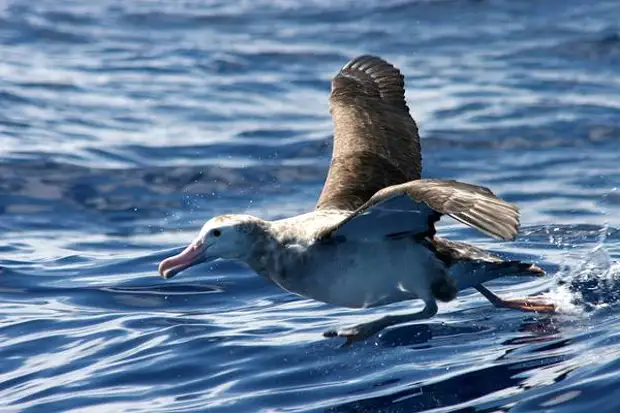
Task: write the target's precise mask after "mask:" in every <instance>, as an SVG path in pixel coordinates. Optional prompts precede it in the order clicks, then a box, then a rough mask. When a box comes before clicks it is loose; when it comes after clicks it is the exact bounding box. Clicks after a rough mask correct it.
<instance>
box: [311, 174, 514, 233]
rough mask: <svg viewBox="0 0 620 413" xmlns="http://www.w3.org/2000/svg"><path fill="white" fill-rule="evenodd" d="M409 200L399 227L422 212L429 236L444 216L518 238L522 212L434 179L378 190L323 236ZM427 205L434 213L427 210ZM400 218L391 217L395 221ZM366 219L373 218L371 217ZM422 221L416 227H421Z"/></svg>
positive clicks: (486, 193)
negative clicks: (396, 200)
mask: <svg viewBox="0 0 620 413" xmlns="http://www.w3.org/2000/svg"><path fill="white" fill-rule="evenodd" d="M397 197H400V198H404V197H408V198H409V199H411V200H412V201H413V202H414V203H413V204H412V205H411V208H408V209H406V208H402V209H403V212H402V220H401V221H400V225H401V227H402V228H403V230H407V229H408V227H410V226H412V223H409V222H408V221H407V216H408V215H405V214H410V213H411V211H420V212H422V213H423V214H424V217H425V218H427V225H426V227H427V231H426V232H427V233H428V234H429V235H431V236H432V235H433V234H434V223H435V222H436V221H437V220H439V218H440V216H441V215H443V214H445V215H449V216H451V217H452V218H454V219H456V220H458V221H460V222H462V223H464V224H466V225H469V226H470V227H472V228H475V229H477V230H479V231H482V232H484V233H485V234H488V235H490V236H492V237H495V238H499V239H504V240H510V239H513V238H515V237H516V235H517V232H518V229H519V210H518V208H517V207H516V206H514V205H512V204H509V203H507V202H505V201H503V200H502V199H500V198H498V197H496V196H495V195H494V194H493V193H492V192H491V191H490V190H489V189H487V188H484V187H481V186H476V185H470V184H465V183H462V182H457V181H442V180H435V179H423V180H417V181H411V182H407V183H404V184H400V185H393V186H390V187H387V188H384V189H381V190H380V191H378V192H377V193H376V194H375V195H373V196H372V197H371V198H370V200H368V202H366V203H365V204H364V205H362V206H361V207H359V208H358V209H357V210H355V211H354V212H353V213H352V214H351V215H350V216H349V217H347V218H346V219H344V220H343V221H341V222H340V223H339V224H337V225H335V226H334V227H332V228H328V229H326V230H325V232H323V233H322V236H324V237H329V236H331V235H332V234H334V233H336V234H337V233H338V230H339V229H340V228H345V227H346V225H347V224H348V223H349V222H351V221H354V220H362V219H365V215H364V214H365V213H366V212H367V211H372V209H373V207H375V206H376V205H379V204H382V203H384V202H386V201H388V200H392V199H394V198H397ZM424 206H426V207H427V208H428V209H430V210H431V211H434V212H435V214H431V213H429V212H428V211H425V209H424ZM394 218H397V217H396V216H395V217H392V219H394ZM366 219H373V218H372V216H368V217H367V218H366ZM418 227H419V222H416V223H415V225H413V228H418Z"/></svg>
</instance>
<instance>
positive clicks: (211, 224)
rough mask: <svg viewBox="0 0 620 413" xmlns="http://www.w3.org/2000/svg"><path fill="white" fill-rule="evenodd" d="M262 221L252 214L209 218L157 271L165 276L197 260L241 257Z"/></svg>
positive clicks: (171, 274) (245, 255)
mask: <svg viewBox="0 0 620 413" xmlns="http://www.w3.org/2000/svg"><path fill="white" fill-rule="evenodd" d="M263 222H264V221H262V220H260V219H259V218H256V217H253V216H251V215H221V216H218V217H215V218H211V219H210V220H208V221H207V222H206V223H205V224H204V225H203V227H202V229H201V230H200V233H199V234H198V236H197V237H196V239H194V241H192V243H191V244H189V246H188V247H187V248H185V249H184V250H183V251H182V252H181V253H179V254H177V255H174V256H172V257H169V258H166V259H165V260H163V261H162V262H161V263H160V264H159V273H160V274H161V276H162V277H164V278H166V279H167V278H172V277H174V276H175V275H177V274H178V273H179V272H181V271H183V270H185V269H187V268H189V267H192V266H194V265H196V264H200V263H203V262H209V261H213V260H215V259H217V258H224V259H244V258H245V257H247V255H248V254H249V253H250V250H251V248H252V246H253V244H254V242H255V241H256V236H257V232H258V229H259V228H261V223H263Z"/></svg>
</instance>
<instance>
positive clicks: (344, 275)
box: [298, 240, 437, 308]
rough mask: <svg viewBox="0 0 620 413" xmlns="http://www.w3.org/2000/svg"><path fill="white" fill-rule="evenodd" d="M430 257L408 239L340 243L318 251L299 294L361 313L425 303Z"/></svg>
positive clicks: (433, 263)
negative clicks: (368, 309) (400, 304)
mask: <svg viewBox="0 0 620 413" xmlns="http://www.w3.org/2000/svg"><path fill="white" fill-rule="evenodd" d="M436 261H437V260H436V259H435V258H434V255H433V254H432V253H431V252H430V251H429V250H428V249H427V248H425V247H424V246H422V245H419V244H416V243H415V242H413V241H411V240H390V241H385V242H367V243H366V242H364V243H361V242H360V243H344V244H342V245H338V246H337V247H331V248H322V249H320V250H319V251H318V253H317V254H316V259H313V260H312V261H311V262H309V263H308V264H307V265H306V266H305V269H304V272H305V274H303V279H304V282H303V283H302V285H303V291H298V293H300V294H301V295H304V296H307V297H310V298H314V299H316V300H319V301H323V302H326V303H329V304H333V305H337V306H340V307H350V308H363V307H375V306H380V305H385V304H389V303H393V302H397V301H402V300H408V299H413V298H425V297H426V295H427V294H426V293H427V292H428V290H429V285H430V280H431V279H432V276H433V274H434V270H435V269H436V268H437V267H436V265H437V263H436Z"/></svg>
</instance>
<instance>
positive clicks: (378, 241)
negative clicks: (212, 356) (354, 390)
mask: <svg viewBox="0 0 620 413" xmlns="http://www.w3.org/2000/svg"><path fill="white" fill-rule="evenodd" d="M329 108H330V113H331V116H332V120H333V124H334V145H333V153H332V159H331V164H330V167H329V171H328V173H327V179H326V181H325V185H324V186H323V190H322V192H321V195H320V197H319V200H318V202H317V204H316V208H315V210H314V211H312V212H309V213H306V214H303V215H299V216H295V217H291V218H286V219H281V220H277V221H266V220H263V219H260V218H257V217H254V216H250V215H221V216H217V217H215V218H212V219H210V220H209V221H207V222H206V223H205V224H204V226H203V227H202V229H201V231H200V233H199V234H198V236H197V237H196V238H195V239H194V241H193V242H192V243H191V244H190V245H189V246H188V247H187V248H186V249H185V250H184V251H182V252H181V253H180V254H178V255H176V256H173V257H170V258H167V259H165V260H163V261H162V262H161V263H160V264H159V272H160V274H161V275H162V277H164V278H166V279H168V278H171V277H173V276H175V275H176V274H178V273H179V272H180V271H182V270H184V269H186V268H188V267H190V266H193V265H196V264H198V263H201V262H208V261H212V260H214V259H216V258H224V259H234V260H241V261H243V262H245V263H247V264H248V265H249V266H250V267H251V268H252V269H253V270H254V271H255V272H256V273H258V274H260V275H262V276H263V277H265V278H267V279H269V280H271V281H273V282H274V283H276V284H277V285H279V286H280V287H281V288H283V289H285V290H287V291H289V292H292V293H295V294H298V295H300V296H303V297H309V298H312V299H315V300H318V301H322V302H325V303H328V304H332V305H336V306H341V307H349V308H368V307H378V306H384V305H387V304H390V303H394V302H399V301H403V300H412V299H420V300H422V301H423V302H424V305H425V306H424V308H423V309H422V310H421V311H419V312H416V313H411V314H404V315H387V316H384V317H382V318H379V319H376V320H373V321H370V322H367V323H363V324H359V325H356V326H354V327H350V328H344V329H340V330H330V331H327V332H325V333H324V336H325V337H344V338H346V343H345V345H348V344H351V343H352V342H353V341H356V340H362V339H365V338H368V337H370V336H372V335H374V334H375V333H377V332H378V331H380V330H382V329H384V328H386V327H388V326H391V325H395V324H400V323H405V322H410V321H413V320H420V319H426V318H429V317H432V316H434V315H435V314H436V313H437V300H439V301H443V302H447V301H450V300H453V299H454V298H455V297H456V295H457V292H458V291H460V290H463V289H465V288H470V287H473V288H475V289H477V290H478V291H479V292H480V293H482V294H483V295H484V297H486V298H487V299H488V300H489V301H491V303H493V304H494V305H495V306H497V307H507V308H513V309H519V310H525V311H537V312H552V311H555V306H554V305H553V304H548V303H544V302H542V301H541V300H539V299H536V298H534V297H527V298H522V299H513V300H507V299H502V298H500V297H498V296H497V295H495V294H494V293H492V292H491V291H489V290H488V289H487V288H486V287H484V286H483V285H482V283H483V282H486V281H489V280H493V279H495V278H498V277H502V276H506V275H533V276H541V275H543V274H544V272H543V270H541V269H540V268H539V267H537V266H536V265H534V264H529V263H522V262H519V261H504V260H502V259H500V258H499V257H496V256H494V255H492V254H490V253H488V252H486V251H484V250H482V249H480V248H477V247H474V246H471V245H468V244H466V243H462V242H455V241H449V240H446V239H443V238H440V237H438V236H437V235H436V232H435V223H436V222H437V221H438V220H439V219H440V218H441V216H443V215H448V216H450V217H452V218H454V219H455V220H457V221H460V222H461V223H463V224H465V225H468V226H470V227H472V228H475V229H477V230H479V231H481V232H483V233H485V234H487V235H489V236H491V237H494V238H497V239H500V240H512V239H514V238H515V237H516V235H517V232H518V228H519V211H518V209H517V207H516V206H514V205H512V204H509V203H507V202H505V201H504V200H502V199H500V198H498V197H497V196H495V195H494V194H493V193H492V192H491V191H490V190H489V189H487V188H484V187H481V186H476V185H471V184H466V183H462V182H457V181H453V180H438V179H421V178H420V173H421V169H422V159H421V154H420V138H419V135H418V128H417V125H416V123H415V121H414V120H413V118H412V117H411V115H410V113H409V107H408V106H407V103H406V101H405V89H404V76H403V75H402V74H401V73H400V71H399V70H398V69H397V68H396V67H394V66H393V65H392V64H390V63H388V62H386V61H385V60H383V59H381V58H379V57H377V56H370V55H363V56H359V57H357V58H355V59H353V60H351V61H349V62H348V63H347V64H346V65H345V66H344V67H343V68H342V69H341V70H340V72H339V73H338V74H337V75H336V76H335V77H334V78H333V79H332V82H331V94H330V97H329Z"/></svg>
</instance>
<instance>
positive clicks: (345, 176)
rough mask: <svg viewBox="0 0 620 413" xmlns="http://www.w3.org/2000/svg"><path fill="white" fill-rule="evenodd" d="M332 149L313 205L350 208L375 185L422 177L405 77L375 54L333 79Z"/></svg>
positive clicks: (354, 62)
mask: <svg viewBox="0 0 620 413" xmlns="http://www.w3.org/2000/svg"><path fill="white" fill-rule="evenodd" d="M329 104H330V112H331V115H332V120H333V122H334V148H333V153H332V161H331V164H330V168H329V172H328V174H327V180H326V181H325V185H324V186H323V190H322V192H321V196H320V198H319V200H318V202H317V206H316V208H317V209H344V210H354V209H356V208H358V207H359V206H360V205H362V204H363V203H364V202H366V201H367V200H368V199H369V198H370V197H371V196H372V195H373V194H374V193H376V192H377V191H378V190H380V189H382V188H385V187H387V186H390V185H396V184H400V183H403V182H407V181H410V180H414V179H419V178H420V170H421V168H422V159H421V155H420V138H419V136H418V128H417V126H416V124H415V122H414V120H413V119H412V118H411V115H410V114H409V108H408V107H407V103H406V102H405V89H404V77H403V75H402V74H401V73H400V71H399V70H398V69H396V68H395V67H394V66H392V65H391V64H390V63H388V62H386V61H385V60H383V59H381V58H379V57H376V56H369V55H364V56H359V57H357V58H355V59H353V60H351V61H350V62H348V63H347V64H346V65H345V66H344V67H343V68H342V69H341V70H340V72H339V73H338V74H337V75H336V76H335V77H334V78H333V79H332V91H331V95H330V98H329Z"/></svg>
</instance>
